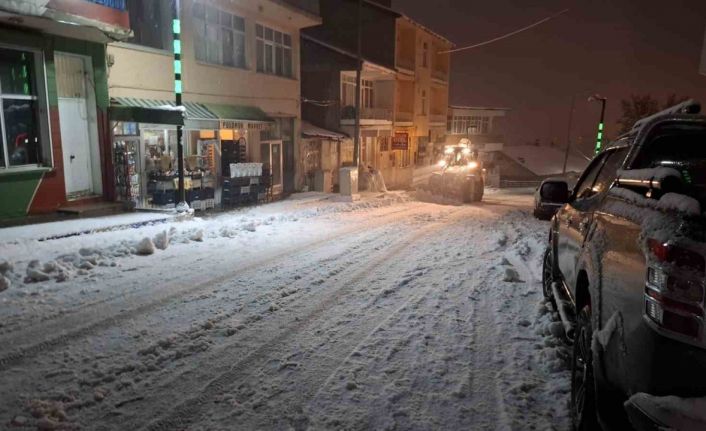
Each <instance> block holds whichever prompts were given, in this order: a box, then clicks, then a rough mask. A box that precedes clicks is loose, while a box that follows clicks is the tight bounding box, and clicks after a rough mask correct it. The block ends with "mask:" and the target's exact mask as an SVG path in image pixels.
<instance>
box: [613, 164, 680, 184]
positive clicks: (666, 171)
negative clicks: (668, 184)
mask: <svg viewBox="0 0 706 431" xmlns="http://www.w3.org/2000/svg"><path fill="white" fill-rule="evenodd" d="M670 177H676V178H681V174H680V173H679V171H677V170H676V169H674V168H667V167H664V166H660V167H657V168H651V169H618V178H623V179H626V180H643V181H664V180H665V179H667V178H670Z"/></svg>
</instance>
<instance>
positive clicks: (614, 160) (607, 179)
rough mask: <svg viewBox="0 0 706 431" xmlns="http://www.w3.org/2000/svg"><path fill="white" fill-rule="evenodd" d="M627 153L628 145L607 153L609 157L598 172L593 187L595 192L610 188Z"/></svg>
mask: <svg viewBox="0 0 706 431" xmlns="http://www.w3.org/2000/svg"><path fill="white" fill-rule="evenodd" d="M627 154H628V148H627V147H623V148H619V149H617V150H613V151H610V152H608V153H607V157H608V159H607V160H606V161H605V163H604V164H603V168H602V169H601V171H600V173H599V174H598V177H596V181H595V183H594V184H593V187H592V190H593V192H594V193H602V192H604V191H606V190H608V188H610V186H611V185H612V184H613V181H615V178H616V177H617V176H618V169H620V167H621V166H622V163H623V162H624V161H625V157H626V156H627Z"/></svg>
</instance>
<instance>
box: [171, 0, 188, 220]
mask: <svg viewBox="0 0 706 431" xmlns="http://www.w3.org/2000/svg"><path fill="white" fill-rule="evenodd" d="M180 9H181V8H180V7H179V0H174V16H173V20H172V35H173V36H174V95H175V98H176V107H177V109H179V110H181V112H182V115H183V112H184V105H183V102H182V100H181V94H182V79H181V21H180V16H181V13H180V12H181V10H180ZM183 134H184V131H183V126H182V125H177V129H176V138H177V170H178V174H177V175H178V177H179V189H178V195H179V196H178V199H177V200H178V202H177V205H176V210H177V212H186V211H188V210H189V204H187V203H186V191H185V190H184V144H183V142H182V141H183Z"/></svg>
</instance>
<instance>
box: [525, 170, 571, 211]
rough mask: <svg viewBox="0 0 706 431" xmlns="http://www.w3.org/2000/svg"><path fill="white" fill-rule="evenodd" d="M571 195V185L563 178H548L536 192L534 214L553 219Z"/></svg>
mask: <svg viewBox="0 0 706 431" xmlns="http://www.w3.org/2000/svg"><path fill="white" fill-rule="evenodd" d="M568 197H569V185H568V183H567V182H566V180H565V179H563V178H547V179H546V180H544V181H542V183H541V184H540V185H539V187H537V190H536V191H535V192H534V212H533V214H534V216H535V217H536V218H538V219H540V220H551V218H552V217H554V214H556V212H557V211H558V210H559V208H561V207H562V206H564V203H565V202H566V200H567V199H568Z"/></svg>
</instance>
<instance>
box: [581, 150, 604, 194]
mask: <svg viewBox="0 0 706 431" xmlns="http://www.w3.org/2000/svg"><path fill="white" fill-rule="evenodd" d="M605 158H606V153H603V154H600V155H599V156H598V157H596V158H594V159H593V161H592V162H591V164H590V165H588V167H587V168H586V170H585V171H584V172H583V175H582V176H581V179H580V180H579V182H578V183H577V184H576V187H575V188H574V190H575V193H574V197H575V198H576V200H581V199H586V198H589V197H591V196H593V195H595V194H596V193H595V192H594V191H593V183H594V182H595V181H596V177H598V173H599V172H600V170H601V166H602V165H603V162H604V161H605Z"/></svg>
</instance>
